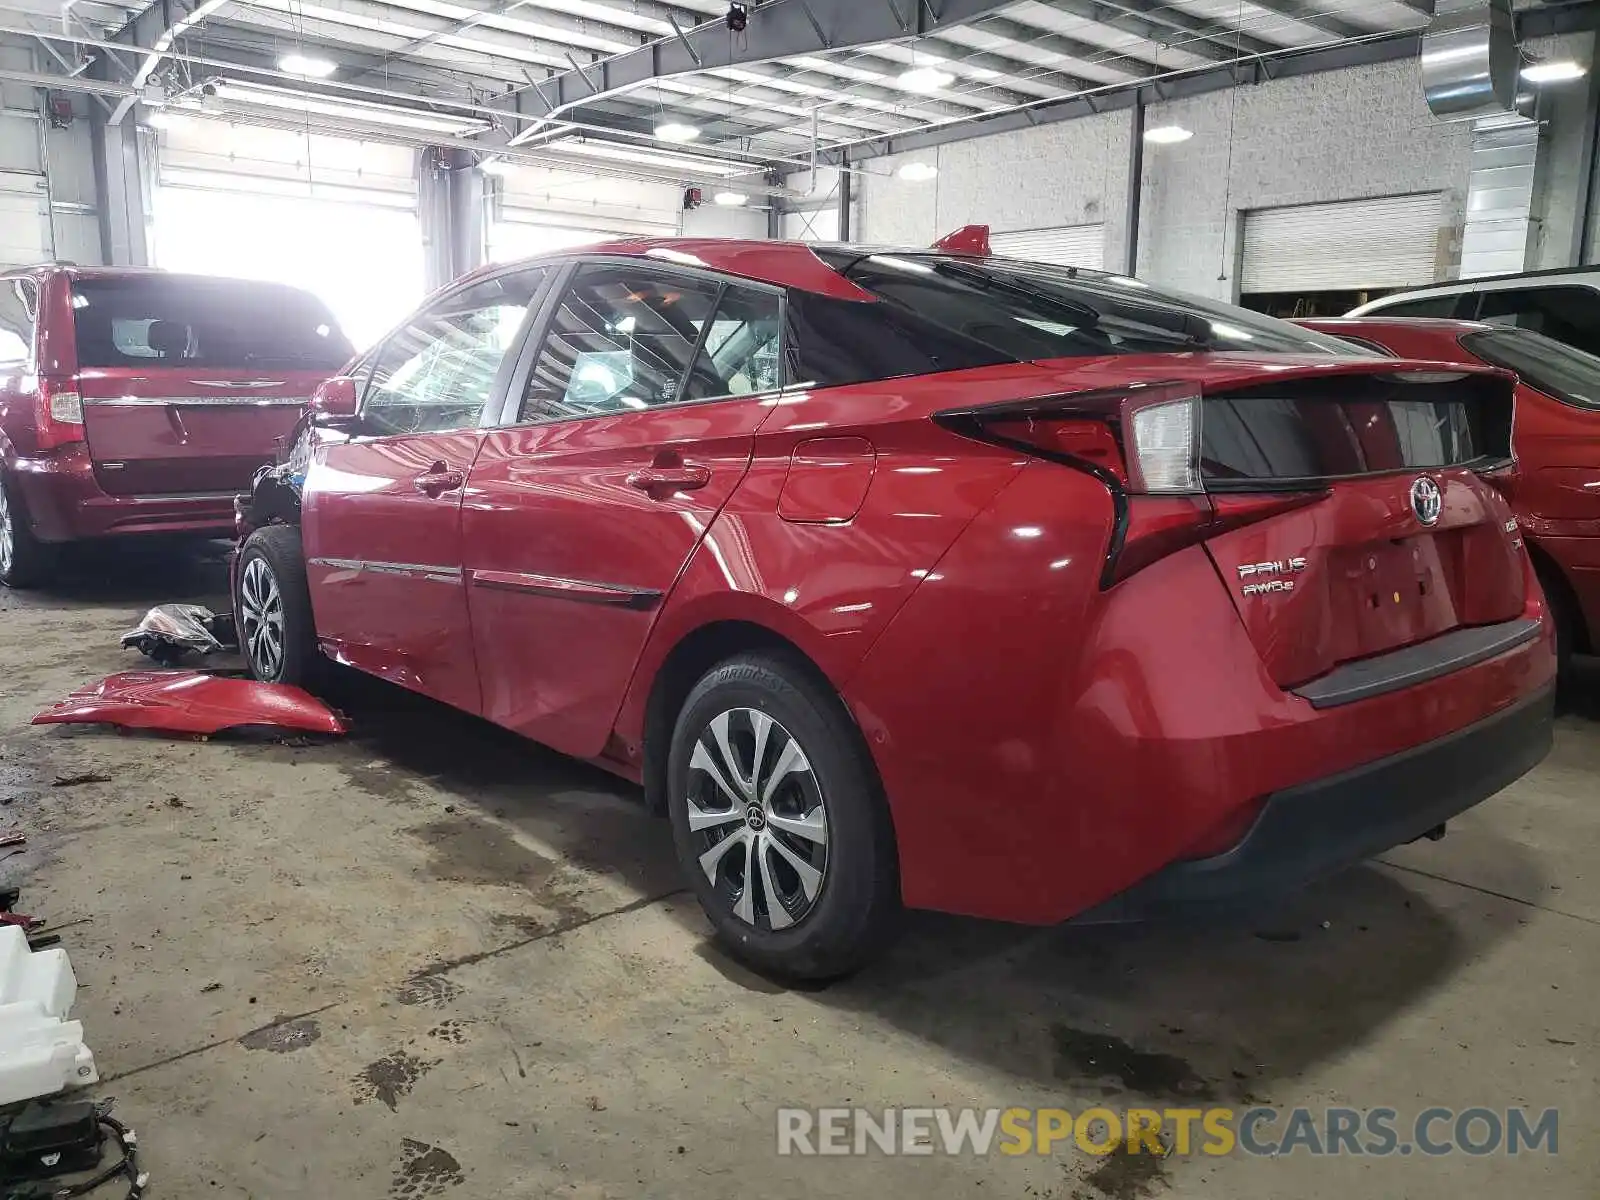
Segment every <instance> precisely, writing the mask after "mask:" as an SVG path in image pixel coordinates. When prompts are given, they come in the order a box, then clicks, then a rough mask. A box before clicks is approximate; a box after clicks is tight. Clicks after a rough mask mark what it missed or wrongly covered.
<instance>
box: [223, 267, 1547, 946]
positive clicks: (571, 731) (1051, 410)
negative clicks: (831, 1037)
mask: <svg viewBox="0 0 1600 1200" xmlns="http://www.w3.org/2000/svg"><path fill="white" fill-rule="evenodd" d="M980 250H981V246H980V247H974V251H973V252H972V253H969V254H956V253H949V252H916V251H907V252H893V253H887V252H886V253H874V252H871V251H867V250H862V249H855V248H850V247H844V246H835V247H825V246H815V247H814V246H808V245H802V244H798V243H789V244H786V243H770V242H737V241H728V242H722V241H696V240H676V241H659V242H625V243H618V244H614V245H609V246H602V247H598V248H594V249H591V250H588V251H576V252H570V253H567V254H563V255H559V256H555V257H552V258H548V259H544V260H541V261H536V262H528V263H521V264H516V265H510V266H498V267H494V268H492V269H489V270H486V271H484V272H481V273H479V274H477V275H474V276H472V277H469V278H467V279H465V280H463V281H461V282H460V283H459V284H457V285H456V286H454V287H452V288H451V289H449V290H448V291H447V292H445V293H443V294H441V295H439V296H438V297H436V298H434V299H433V300H431V301H430V302H429V303H428V304H427V305H426V306H425V307H424V308H423V309H422V310H421V311H420V312H419V313H418V314H417V315H416V317H415V318H413V319H412V320H411V321H410V322H409V323H408V324H407V325H405V326H404V327H403V328H402V329H401V330H399V331H398V332H397V333H395V334H393V335H391V336H390V337H389V339H388V340H387V341H386V342H385V343H384V344H382V345H381V346H379V347H378V348H377V349H376V350H375V351H373V352H372V353H370V354H369V355H367V356H366V357H365V358H364V359H363V360H362V361H361V362H360V364H359V366H358V368H357V369H356V370H355V372H354V373H353V374H352V375H351V376H348V377H341V378H339V379H337V380H334V381H332V382H330V383H329V384H327V385H325V386H324V388H323V389H322V390H321V391H320V392H319V395H318V397H317V398H316V399H315V400H314V401H313V408H314V410H315V411H316V413H317V416H316V418H315V419H314V421H313V422H311V423H309V424H308V426H307V427H306V429H305V430H304V431H303V436H302V437H300V438H297V440H296V444H295V448H294V451H293V453H291V454H290V455H289V456H288V459H287V461H286V462H285V463H284V464H283V465H282V466H280V467H278V468H275V469H273V470H271V471H268V472H265V473H263V476H262V477H261V478H260V480H259V481H258V485H257V487H256V488H255V489H254V492H253V493H252V495H251V496H250V497H248V498H247V499H245V500H244V501H242V504H241V526H242V528H243V529H244V530H245V531H246V532H247V533H248V536H247V537H246V538H245V540H244V541H243V544H242V548H241V551H240V554H239V555H238V559H237V563H236V567H235V576H236V584H235V588H236V603H237V609H236V613H237V617H238V621H239V625H240V629H241V631H242V635H243V638H244V642H245V645H246V647H247V650H248V654H249V659H250V663H251V667H252V670H253V671H254V672H255V674H256V675H257V676H258V677H260V678H263V679H269V680H291V681H292V680H300V679H304V678H305V677H306V675H307V673H308V672H309V671H310V670H311V669H312V668H313V667H314V665H315V664H316V661H317V658H316V656H317V651H318V650H320V651H321V652H322V653H323V654H325V655H328V656H330V657H332V658H334V659H336V660H338V661H339V662H342V663H347V664H350V665H353V666H355V667H358V668H360V669H362V670H364V671H368V672H371V673H373V674H376V675H380V676H382V677H384V678H386V679H390V680H393V681H395V682H396V683H399V684H401V685H403V686H405V687H408V688H412V689H415V690H416V691H418V692H422V693H425V694H426V695H429V696H432V697H435V698H437V699H439V700H442V701H444V702H446V703H448V704H452V705H455V706H457V707H459V708H462V709H466V710H468V711H469V712H473V713H477V714H480V715H482V716H484V717H486V718H488V719H489V720H491V721H494V722H496V723H498V724H500V725H503V726H505V727H507V728H510V729H513V730H516V731H517V732H519V733H522V734H524V735H526V736H527V737H529V738H533V739H536V740H538V741H540V742H543V743H546V744H548V745H550V746H553V747H555V748H556V749H558V750H561V751H564V752H566V753H568V754H572V755H576V756H578V757H580V758H585V759H590V760H592V761H594V762H597V763H599V764H601V765H603V766H605V767H606V768H608V769H610V770H612V771H614V772H616V773H618V774H619V775H622V776H624V777H626V778H628V779H632V780H636V781H639V782H641V783H642V784H643V785H644V789H645V795H646V798H647V800H648V802H649V803H651V804H652V805H654V806H656V807H658V808H660V809H664V810H666V811H667V813H668V814H669V816H670V820H671V825H672V829H673V834H674V837H675V840H676V844H677V850H678V854H679V857H680V859H681V861H682V864H683V868H684V870H685V872H686V874H687V876H688V878H689V879H690V880H691V881H692V883H693V886H694V889H695V891H696V893H697V895H698V897H699V900H700V902H701V904H702V905H703V906H704V908H705V910H706V912H707V914H708V915H709V916H710V919H711V921H712V923H713V925H714V926H715V928H716V930H717V932H718V934H719V935H720V936H721V937H722V938H723V939H724V940H725V941H726V943H727V944H728V945H729V946H731V947H732V948H733V950H734V952H735V953H737V954H738V955H740V956H742V957H743V958H744V959H745V960H746V961H748V962H750V963H752V964H755V965H756V966H758V967H760V968H763V969H766V970H769V971H772V972H775V973H778V974H783V975H788V976H794V977H825V976H829V975H834V974H837V973H840V972H843V971H847V970H849V969H851V968H852V967H854V966H855V965H857V964H859V963H860V962H861V961H863V959H864V958H866V957H867V956H868V955H869V954H871V953H872V952H873V950H874V949H875V948H876V947H877V946H879V945H880V944H881V943H882V941H883V939H884V937H885V936H886V934H887V932H888V931H889V930H890V928H891V927H892V923H893V917H894V914H895V913H896V911H897V910H898V908H899V907H900V906H901V905H902V904H904V905H910V906H916V907H925V908H935V909H943V910H946V911H950V912H956V913H967V914H975V915H979V916H984V917H994V918H1003V919H1006V920H1012V921H1025V922H1040V923H1043V922H1057V921H1062V920H1065V919H1067V918H1071V917H1079V916H1082V917H1084V919H1105V918H1121V917H1128V916H1133V915H1143V914H1148V913H1152V912H1164V911H1172V910H1174V909H1187V908H1189V907H1191V906H1192V905H1194V904H1197V903H1200V902H1205V901H1212V900H1222V899H1240V898H1253V897H1259V896H1262V895H1268V896H1270V895H1272V894H1273V893H1275V892H1276V891H1277V890H1278V889H1281V888H1283V887H1285V886H1288V885H1290V884H1293V883H1295V882H1298V881H1301V880H1304V879H1306V878H1308V877H1311V876H1315V875H1320V874H1322V873H1325V872H1328V871H1332V870H1335V869H1338V868H1340V867H1342V866H1344V865H1346V864H1348V863H1351V862H1354V861H1356V860H1359V859H1362V858H1364V857H1366V856H1368V855H1371V854H1374V853H1376V852H1378V851H1380V850H1383V849H1385V848H1387V847H1389V846H1392V845H1394V844H1396V843H1398V842H1403V841H1406V840H1409V839H1413V838H1416V837H1418V836H1420V835H1422V834H1423V833H1425V832H1427V831H1430V830H1433V829H1435V828H1436V827H1438V826H1439V825H1440V824H1441V823H1442V822H1444V821H1445V820H1447V819H1448V818H1449V817H1451V816H1454V815H1455V814H1456V813H1458V812H1460V811H1461V810H1462V809H1464V808H1467V807H1468V806H1470V805H1472V804H1475V803H1477V802H1478V801H1480V800H1482V799H1484V798H1485V797H1487V796H1489V795H1492V794H1493V793H1494V792H1496V791H1498V790H1499V789H1500V788H1502V787H1504V786H1505V785H1506V784H1507V783H1509V782H1511V781H1512V780H1513V779H1515V778H1517V777H1518V776H1520V775H1521V774H1522V773H1523V772H1525V771H1527V770H1528V769H1529V768H1531V767H1532V766H1533V765H1534V764H1535V763H1537V762H1538V761H1539V760H1540V758H1542V757H1543V755H1544V754H1545V752H1546V750H1547V748H1548V747H1549V745H1550V739H1551V708H1552V703H1551V686H1552V679H1553V676H1554V671H1555V659H1554V655H1553V653H1552V647H1551V640H1552V639H1551V629H1550V624H1549V622H1548V620H1547V619H1546V617H1545V607H1544V601H1543V598H1542V596H1541V593H1540V591H1539V588H1538V586H1537V584H1536V582H1535V580H1534V578H1533V574H1532V571H1531V568H1530V567H1529V565H1528V560H1527V556H1526V555H1525V554H1524V553H1523V551H1522V549H1521V548H1520V546H1519V544H1518V538H1517V530H1516V527H1515V524H1514V523H1513V521H1512V518H1511V511H1510V508H1509V507H1508V506H1507V504H1506V502H1505V500H1504V499H1503V498H1502V497H1501V496H1500V495H1499V494H1498V493H1497V492H1496V491H1495V490H1494V488H1493V487H1491V486H1489V485H1488V484H1487V483H1486V482H1485V481H1484V479H1483V478H1482V472H1484V471H1486V470H1489V469H1492V468H1494V467H1497V466H1500V465H1502V464H1504V463H1505V462H1506V461H1507V460H1508V455H1509V451H1510V445H1509V436H1510V421H1511V386H1512V384H1511V377H1510V376H1509V375H1507V374H1506V373H1505V372H1499V371H1493V370H1490V369H1488V368H1483V367H1465V366H1464V367H1460V368H1452V369H1448V370H1441V368H1440V367H1439V366H1438V365H1437V364H1425V365H1422V366H1420V367H1419V366H1417V365H1415V364H1410V363H1398V362H1394V361H1389V360H1380V359H1377V358H1375V357H1373V356H1371V355H1370V354H1364V353H1358V352H1356V351H1354V350H1353V349H1352V348H1351V347H1349V346H1347V345H1345V344H1344V343H1340V342H1338V341H1336V340H1331V339H1326V338H1324V337H1322V336H1321V335H1319V334H1314V333H1310V332H1308V331H1305V330H1301V329H1297V328H1296V327H1294V326H1292V325H1288V324H1285V323H1283V322H1279V321H1274V320H1269V319H1266V318H1261V317H1257V316H1255V315H1254V314H1251V313H1247V312H1244V311H1241V310H1238V309H1234V308H1231V307H1228V306H1223V305H1216V304H1211V303H1209V302H1206V301H1201V300H1195V299H1190V298H1186V297H1181V296H1175V295H1170V294H1166V293H1163V292H1161V291H1159V290H1158V289H1155V288H1152V287H1147V286H1145V285H1143V284H1141V283H1138V282H1136V281H1134V280H1131V279H1124V278H1121V277H1118V276H1112V275H1103V274H1100V273H1098V272H1091V271H1081V270H1069V269H1065V268H1055V267H1044V266H1036V265H1032V264H1026V263H1019V262H1009V261H1003V260H1000V259H995V258H990V257H988V256H987V255H986V254H984V253H981V252H980Z"/></svg>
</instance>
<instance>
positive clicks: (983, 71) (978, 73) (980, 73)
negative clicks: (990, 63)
mask: <svg viewBox="0 0 1600 1200" xmlns="http://www.w3.org/2000/svg"><path fill="white" fill-rule="evenodd" d="M967 74H968V76H970V77H971V78H973V79H999V78H1000V72H999V71H991V70H990V69H989V68H988V67H968V68H967Z"/></svg>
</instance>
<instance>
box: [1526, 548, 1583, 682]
mask: <svg viewBox="0 0 1600 1200" xmlns="http://www.w3.org/2000/svg"><path fill="white" fill-rule="evenodd" d="M1534 573H1535V574H1536V575H1538V577H1539V586H1541V587H1542V588H1544V599H1545V604H1546V605H1548V606H1549V609H1550V619H1551V620H1552V621H1554V622H1555V626H1556V679H1557V681H1558V682H1559V681H1563V680H1570V679H1571V678H1572V674H1571V672H1572V656H1573V655H1574V654H1575V653H1577V649H1578V640H1579V629H1578V620H1579V617H1578V609H1577V603H1576V601H1575V600H1574V599H1573V596H1572V592H1571V590H1570V589H1569V588H1568V587H1567V581H1566V580H1565V579H1564V578H1562V577H1561V576H1560V575H1559V574H1557V573H1556V572H1555V571H1553V570H1551V569H1550V568H1549V567H1545V566H1543V565H1542V564H1541V565H1536V566H1535V569H1534Z"/></svg>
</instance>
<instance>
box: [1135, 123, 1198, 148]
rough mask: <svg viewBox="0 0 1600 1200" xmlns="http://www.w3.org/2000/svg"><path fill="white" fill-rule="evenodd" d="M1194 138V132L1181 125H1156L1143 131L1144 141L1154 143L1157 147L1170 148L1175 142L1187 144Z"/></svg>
mask: <svg viewBox="0 0 1600 1200" xmlns="http://www.w3.org/2000/svg"><path fill="white" fill-rule="evenodd" d="M1193 136H1194V130H1192V129H1185V128H1184V127H1183V126H1182V125H1157V126H1156V127H1155V128H1154V129H1146V130H1145V131H1144V140H1145V141H1147V142H1154V143H1155V144H1156V145H1158V146H1171V145H1173V144H1174V143H1177V142H1187V141H1188V140H1189V139H1190V138H1192V137H1193Z"/></svg>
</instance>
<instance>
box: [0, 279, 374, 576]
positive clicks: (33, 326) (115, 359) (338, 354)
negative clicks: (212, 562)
mask: <svg viewBox="0 0 1600 1200" xmlns="http://www.w3.org/2000/svg"><path fill="white" fill-rule="evenodd" d="M351 354H352V350H351V346H350V343H349V341H348V340H347V339H346V338H345V336H344V334H343V333H341V332H340V330H339V327H338V324H337V322H336V321H335V320H334V318H333V315H332V314H331V313H330V312H329V311H328V309H327V308H326V307H325V306H324V305H323V304H322V302H321V301H320V300H318V299H317V298H316V297H315V296H313V295H311V294H310V293H309V292H305V291H302V290H300V289H299V288H293V287H286V286H284V285H282V284H275V283H260V282H250V281H245V280H235V279H215V278H209V277H206V276H198V275H172V274H167V273H166V272H162V271H151V270H140V269H130V268H105V267H74V266H62V265H56V266H46V267H37V268H32V269H27V270H22V271H17V272H12V273H8V274H4V275H0V583H4V584H7V585H9V586H12V587H25V586H29V585H33V584H38V583H40V582H43V581H44V580H46V579H47V578H48V576H49V574H50V569H51V566H52V564H53V562H54V558H55V556H54V553H53V551H54V548H55V547H57V546H58V545H60V544H61V543H64V542H71V541H76V540H79V539H82V538H93V537H104V536H122V535H126V534H148V533H192V534H200V535H213V534H217V535H220V534H226V533H228V532H230V530H231V529H232V526H233V497H234V495H235V494H236V493H237V492H238V491H239V490H240V489H241V488H243V487H246V486H248V484H249V482H250V477H251V475H252V473H253V472H254V471H255V470H256V468H257V467H259V466H261V465H262V464H263V463H266V462H270V461H271V460H272V458H273V453H274V448H275V446H276V443H277V442H278V440H279V439H280V438H282V437H283V436H284V435H285V434H286V433H288V432H289V430H290V429H292V428H293V426H294V423H295V419H296V417H297V416H298V414H299V412H300V410H301V408H302V407H303V406H304V405H305V402H306V399H307V398H308V397H309V396H310V395H311V392H312V391H313V390H314V389H315V388H316V386H317V384H318V383H320V382H321V381H322V380H323V379H326V378H327V377H328V376H329V375H332V374H333V373H334V372H335V371H337V370H338V369H339V367H340V366H341V365H343V364H344V363H345V362H346V361H347V360H348V359H349V358H350V357H351Z"/></svg>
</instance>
